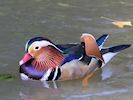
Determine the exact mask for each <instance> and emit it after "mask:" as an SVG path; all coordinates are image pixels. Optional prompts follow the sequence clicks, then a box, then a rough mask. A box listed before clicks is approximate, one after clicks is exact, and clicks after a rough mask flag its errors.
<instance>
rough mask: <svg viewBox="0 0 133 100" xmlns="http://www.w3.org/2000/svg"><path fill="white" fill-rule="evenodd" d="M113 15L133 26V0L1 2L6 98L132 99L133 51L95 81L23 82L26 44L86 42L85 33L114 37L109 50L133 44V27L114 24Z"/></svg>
mask: <svg viewBox="0 0 133 100" xmlns="http://www.w3.org/2000/svg"><path fill="white" fill-rule="evenodd" d="M101 17H107V18H111V19H114V20H119V21H131V22H133V1H131V0H0V100H97V99H98V100H104V99H105V100H106V99H107V100H125V99H126V100H130V99H131V98H132V97H133V95H132V94H133V47H131V48H130V49H127V50H125V51H123V52H121V53H120V54H119V55H117V56H116V57H115V58H114V59H112V61H111V62H110V63H108V64H107V65H106V66H105V67H104V68H103V71H102V70H98V71H97V72H96V73H95V74H94V76H93V77H92V78H91V79H90V82H89V84H88V86H87V87H85V88H84V87H82V84H81V80H80V79H79V80H74V81H65V82H58V83H57V84H56V85H57V87H58V89H55V88H53V85H54V84H55V83H50V88H49V89H48V88H46V87H44V84H45V83H40V82H36V81H30V82H23V81H21V80H20V78H19V73H18V72H19V71H18V70H19V66H18V62H19V60H20V59H21V57H22V56H23V55H24V46H25V43H26V41H27V40H28V39H29V38H31V37H34V36H47V37H49V38H50V39H51V40H53V41H54V42H55V43H71V42H72V43H74V42H80V36H81V34H82V33H83V32H89V33H91V34H93V35H94V36H95V37H96V38H98V37H99V36H100V35H101V34H102V33H109V34H110V38H109V39H108V41H107V42H106V43H105V46H108V45H116V44H122V43H131V44H133V27H128V26H127V27H124V28H122V29H120V28H118V27H116V26H113V25H112V24H111V21H109V20H106V19H103V18H101Z"/></svg>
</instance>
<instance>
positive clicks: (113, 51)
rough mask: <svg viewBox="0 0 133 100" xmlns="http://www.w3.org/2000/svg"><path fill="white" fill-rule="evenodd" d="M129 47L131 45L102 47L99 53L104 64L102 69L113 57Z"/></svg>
mask: <svg viewBox="0 0 133 100" xmlns="http://www.w3.org/2000/svg"><path fill="white" fill-rule="evenodd" d="M130 46H131V44H122V45H117V46H112V47H103V48H102V50H101V52H102V55H103V59H104V62H105V63H103V64H102V67H103V66H104V65H105V64H107V63H108V62H109V61H110V60H111V59H112V58H113V57H114V56H115V55H117V54H118V53H119V52H120V51H122V50H124V49H127V48H129V47H130Z"/></svg>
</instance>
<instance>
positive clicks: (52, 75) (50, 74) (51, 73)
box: [40, 67, 61, 81]
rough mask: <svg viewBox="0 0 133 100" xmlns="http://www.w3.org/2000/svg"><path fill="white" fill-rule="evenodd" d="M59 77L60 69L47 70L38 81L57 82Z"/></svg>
mask: <svg viewBox="0 0 133 100" xmlns="http://www.w3.org/2000/svg"><path fill="white" fill-rule="evenodd" d="M60 75H61V70H60V68H58V67H56V68H54V69H48V70H47V72H46V73H45V74H44V75H43V76H42V78H41V79H40V80H41V81H50V80H57V79H58V78H59V77H60Z"/></svg>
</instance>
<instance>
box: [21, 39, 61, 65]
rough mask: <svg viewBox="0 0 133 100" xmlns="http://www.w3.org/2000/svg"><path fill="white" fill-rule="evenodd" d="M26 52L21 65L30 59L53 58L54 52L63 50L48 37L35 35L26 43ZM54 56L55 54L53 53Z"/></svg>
mask: <svg viewBox="0 0 133 100" xmlns="http://www.w3.org/2000/svg"><path fill="white" fill-rule="evenodd" d="M25 51H26V54H25V55H24V57H23V58H22V60H21V61H20V62H19V65H20V66H21V65H23V64H25V63H27V62H28V61H30V60H33V59H34V60H36V61H43V60H45V58H46V59H49V57H51V58H52V54H51V53H53V54H58V53H59V52H61V50H60V49H59V48H57V47H56V45H55V44H54V43H53V42H52V41H51V40H49V39H48V38H46V37H35V38H32V39H30V40H29V41H27V43H26V45H25ZM53 56H54V55H53ZM48 63H49V62H48Z"/></svg>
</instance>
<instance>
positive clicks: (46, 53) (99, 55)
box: [19, 33, 131, 81]
mask: <svg viewBox="0 0 133 100" xmlns="http://www.w3.org/2000/svg"><path fill="white" fill-rule="evenodd" d="M107 38H108V34H103V35H102V36H101V37H100V38H98V39H97V40H96V39H95V38H94V36H93V35H91V34H89V33H84V34H82V36H81V37H80V40H81V43H72V44H54V43H53V42H52V41H51V40H49V39H48V38H46V37H35V38H32V39H30V40H29V41H28V42H27V43H26V46H25V51H26V54H25V55H24V57H23V58H22V60H21V61H20V62H19V65H20V70H19V71H20V76H21V79H22V80H41V81H50V80H72V79H78V78H83V77H85V76H86V75H88V74H89V73H93V72H95V71H96V70H97V69H99V68H101V67H103V66H104V65H105V64H107V63H108V62H109V61H110V60H111V59H112V57H114V56H115V55H116V54H118V53H119V52H120V51H121V50H124V49H126V48H128V47H130V46H131V45H130V44H122V45H117V46H112V47H103V44H104V42H105V40H106V39H107Z"/></svg>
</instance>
